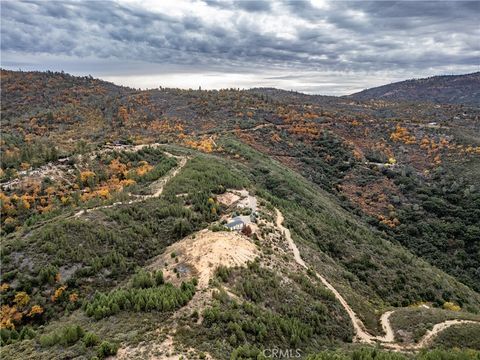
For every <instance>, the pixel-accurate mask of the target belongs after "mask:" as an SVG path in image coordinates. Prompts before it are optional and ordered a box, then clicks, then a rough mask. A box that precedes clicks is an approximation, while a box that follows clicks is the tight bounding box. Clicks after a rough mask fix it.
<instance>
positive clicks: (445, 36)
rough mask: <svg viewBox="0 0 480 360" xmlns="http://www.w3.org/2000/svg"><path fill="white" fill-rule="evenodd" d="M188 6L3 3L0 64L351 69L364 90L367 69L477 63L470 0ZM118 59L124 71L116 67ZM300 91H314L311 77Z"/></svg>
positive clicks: (415, 73)
mask: <svg viewBox="0 0 480 360" xmlns="http://www.w3.org/2000/svg"><path fill="white" fill-rule="evenodd" d="M190 5H191V7H192V8H191V9H190V8H189V7H187V6H184V7H181V6H179V7H178V8H175V9H173V8H172V11H169V10H170V9H166V8H155V9H149V8H148V7H147V6H142V4H141V3H130V2H111V1H75V2H73V1H55V2H53V1H42V2H36V1H22V2H13V1H2V2H1V17H2V22H1V37H2V39H1V40H2V41H1V50H2V56H1V63H2V66H3V67H8V68H18V67H27V68H28V69H35V68H38V69H47V68H48V66H53V67H54V69H53V70H62V69H65V70H67V69H71V70H70V71H72V72H74V73H85V71H87V72H88V73H92V74H94V75H95V76H100V77H101V76H104V75H105V76H110V75H112V72H113V73H114V75H115V76H117V77H120V76H122V75H123V76H125V77H129V76H130V75H132V76H133V75H136V76H137V75H139V74H145V75H148V72H149V71H157V73H156V74H158V75H160V74H162V71H167V70H165V69H168V71H176V72H177V73H178V74H180V75H179V76H181V74H183V73H197V74H207V73H209V72H215V73H216V74H218V73H223V74H225V76H228V74H230V73H237V74H239V73H241V74H245V73H250V74H253V75H254V76H256V77H257V78H258V79H259V82H261V81H262V79H263V80H265V79H267V80H268V81H271V80H273V79H276V78H278V76H281V75H278V73H279V72H285V73H288V77H290V76H293V77H294V76H298V78H299V79H302V82H305V81H306V80H305V76H304V75H305V74H306V73H308V74H309V76H311V74H312V72H316V73H317V74H319V75H318V76H317V77H314V78H315V79H316V81H318V82H321V81H322V79H326V78H329V79H330V78H331V76H333V75H335V76H336V77H338V78H339V79H346V78H347V77H348V76H350V77H351V76H352V74H354V75H355V79H356V80H355V83H356V84H357V83H358V81H359V80H358V79H360V78H361V77H362V74H363V76H364V78H365V79H366V80H365V81H366V83H365V86H364V87H367V86H370V85H371V84H372V80H371V79H372V78H374V77H375V76H377V78H379V79H380V78H381V79H385V78H387V79H391V80H393V79H399V78H401V77H402V76H405V77H419V76H425V75H434V74H440V73H445V72H448V73H459V72H464V71H478V69H479V58H480V42H479V40H478V39H479V38H480V27H479V25H478V24H477V22H478V15H479V13H480V3H479V2H477V1H467V2H460V1H452V2H448V1H438V2H433V1H425V2H423V1H407V2H394V1H388V2H387V1H352V2H346V1H330V2H326V3H325V4H323V6H322V4H320V5H321V6H317V5H316V4H314V3H310V2H309V1H291V2H274V3H272V2H267V1H213V0H209V1H203V2H201V1H192V3H191V4H190ZM205 10H207V11H205ZM42 59H43V60H42ZM125 63H127V64H130V65H131V66H124V65H122V66H121V65H120V64H125ZM25 64H32V65H25ZM75 64H76V65H75ZM86 64H88V66H87V65H86ZM106 64H110V67H109V66H108V65H106ZM134 65H135V66H140V69H136V68H135V66H134ZM89 66H90V67H89ZM88 70H89V71H88ZM115 71H117V72H116V73H115ZM109 74H110V75H109ZM170 74H171V73H169V75H170ZM295 74H296V75H295ZM312 80H313V79H312ZM129 81H131V77H130V79H129ZM281 84H282V83H279V85H281ZM252 85H253V86H254V85H255V84H252ZM274 85H275V84H274ZM232 86H235V84H232ZM340 87H341V81H340V83H339V84H336V85H335V87H332V88H331V89H329V88H326V87H325V86H323V85H322V84H319V85H318V87H317V89H318V91H322V92H324V93H328V92H332V93H333V92H335V93H337V92H339V88H340ZM301 88H302V89H308V91H313V92H315V84H313V83H310V84H307V85H306V84H303V85H302V86H301ZM347 88H349V86H346V89H347ZM312 89H313V90H312ZM346 92H347V90H346Z"/></svg>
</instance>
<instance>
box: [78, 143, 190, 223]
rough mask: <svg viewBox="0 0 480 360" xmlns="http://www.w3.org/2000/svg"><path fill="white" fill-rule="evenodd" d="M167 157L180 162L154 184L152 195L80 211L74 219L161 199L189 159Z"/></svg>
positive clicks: (137, 196)
mask: <svg viewBox="0 0 480 360" xmlns="http://www.w3.org/2000/svg"><path fill="white" fill-rule="evenodd" d="M140 149H141V148H140ZM165 155H167V156H169V157H175V158H176V159H179V160H180V161H179V163H178V165H177V166H176V167H175V168H174V169H173V170H170V172H169V173H168V174H166V175H165V176H164V177H162V178H161V179H159V180H157V181H155V182H153V183H152V185H151V187H152V188H153V189H154V191H155V192H154V193H153V194H150V195H136V197H135V199H133V200H128V201H118V202H115V203H113V204H110V205H103V206H97V207H94V208H90V209H83V210H80V211H78V212H76V213H75V214H74V215H73V216H74V217H79V216H82V215H84V214H87V213H89V212H92V211H96V210H100V209H109V208H113V207H115V206H119V205H125V204H133V203H137V202H140V201H145V200H147V199H151V198H157V197H159V196H160V195H162V193H163V188H164V187H165V185H166V184H167V183H168V182H169V181H170V180H171V179H172V178H173V177H175V176H177V174H178V173H179V172H180V170H182V168H183V167H184V166H185V165H186V164H187V160H188V158H187V157H186V156H176V155H172V154H170V153H167V152H166V153H165ZM130 195H131V194H130Z"/></svg>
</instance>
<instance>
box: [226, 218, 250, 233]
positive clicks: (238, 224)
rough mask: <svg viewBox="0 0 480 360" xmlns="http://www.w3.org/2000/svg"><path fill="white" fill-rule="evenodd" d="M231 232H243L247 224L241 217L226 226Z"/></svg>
mask: <svg viewBox="0 0 480 360" xmlns="http://www.w3.org/2000/svg"><path fill="white" fill-rule="evenodd" d="M225 226H226V227H227V228H229V229H230V230H235V231H242V230H243V228H244V227H245V222H244V221H243V219H242V218H241V217H240V216H237V217H234V218H233V219H232V220H231V221H230V222H229V223H227V224H226V225H225Z"/></svg>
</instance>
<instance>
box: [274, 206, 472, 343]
mask: <svg viewBox="0 0 480 360" xmlns="http://www.w3.org/2000/svg"><path fill="white" fill-rule="evenodd" d="M275 212H276V219H275V223H276V225H277V227H278V228H279V229H280V230H281V231H282V232H283V234H284V236H285V238H286V240H287V242H288V244H289V247H290V249H291V250H292V252H293V256H294V258H295V261H296V262H297V263H298V264H299V265H300V266H302V267H304V268H305V269H308V266H307V264H306V263H305V261H303V259H302V257H301V255H300V251H299V250H298V247H297V246H296V245H295V242H294V241H293V239H292V236H291V233H290V230H289V229H287V228H286V227H284V226H283V221H284V217H283V214H282V213H281V212H280V210H278V209H277V208H275ZM315 275H316V277H317V278H318V279H320V281H321V282H322V283H323V284H324V285H325V287H326V288H327V289H329V290H330V291H332V292H333V294H334V295H335V297H336V299H337V300H338V301H339V302H340V303H341V304H342V306H343V308H344V309H345V311H346V312H347V313H348V316H349V317H350V320H351V322H352V326H353V328H354V331H355V339H354V340H355V341H357V342H361V343H366V344H373V343H375V342H381V343H382V346H385V347H386V348H389V349H393V350H397V351H413V350H419V349H422V348H424V347H426V346H427V345H429V344H430V342H431V341H432V339H433V338H435V337H436V336H437V335H438V334H439V333H440V332H442V331H444V330H445V329H447V328H449V327H450V326H458V325H462V324H480V322H477V321H471V320H447V321H444V322H442V323H438V324H435V325H434V327H433V329H432V330H429V331H428V332H427V333H426V334H425V335H424V336H423V337H422V339H421V340H420V341H418V342H417V343H416V344H413V345H411V344H401V343H393V342H394V340H395V339H394V332H393V329H392V325H391V323H390V320H389V317H390V316H391V315H392V314H393V312H394V311H387V312H385V313H383V314H382V316H381V317H380V322H381V325H382V328H383V330H384V332H385V335H383V336H373V335H371V334H370V333H369V332H368V331H367V330H366V328H365V325H364V324H363V322H362V320H360V318H359V317H358V316H357V315H356V314H355V312H354V311H353V310H352V308H351V307H350V305H348V303H347V301H346V300H345V299H344V298H343V296H342V295H341V294H340V293H339V292H338V291H337V290H336V289H335V287H334V286H333V285H332V284H331V283H330V282H328V280H327V279H325V277H323V276H322V275H320V274H319V273H318V272H316V273H315Z"/></svg>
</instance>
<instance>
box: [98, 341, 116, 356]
mask: <svg viewBox="0 0 480 360" xmlns="http://www.w3.org/2000/svg"><path fill="white" fill-rule="evenodd" d="M117 351H118V345H116V344H112V343H111V342H108V341H102V343H101V344H100V346H99V347H98V350H97V355H98V357H99V358H100V359H104V358H106V357H107V356H112V355H115V354H116V353H117Z"/></svg>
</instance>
